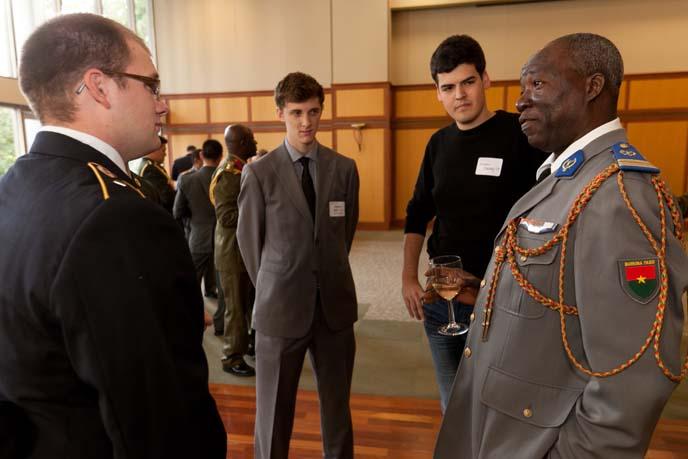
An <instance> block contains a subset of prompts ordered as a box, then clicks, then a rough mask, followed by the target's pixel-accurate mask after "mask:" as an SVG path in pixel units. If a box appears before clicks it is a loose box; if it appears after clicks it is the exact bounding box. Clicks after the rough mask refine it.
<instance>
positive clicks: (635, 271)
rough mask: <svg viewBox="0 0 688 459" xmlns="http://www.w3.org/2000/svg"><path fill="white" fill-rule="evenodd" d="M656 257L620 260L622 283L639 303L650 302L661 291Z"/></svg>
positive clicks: (625, 289)
mask: <svg viewBox="0 0 688 459" xmlns="http://www.w3.org/2000/svg"><path fill="white" fill-rule="evenodd" d="M658 267H659V263H658V260H657V259H656V258H646V259H638V260H620V261H619V269H620V271H621V272H620V274H621V285H622V287H623V289H624V291H625V292H626V294H628V296H630V297H631V298H633V299H634V300H636V301H638V302H639V303H642V304H646V303H649V302H650V300H652V298H654V297H655V295H657V292H658V291H659V282H658V281H659V279H658V273H657V269H658Z"/></svg>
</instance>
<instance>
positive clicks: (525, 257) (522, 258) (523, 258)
mask: <svg viewBox="0 0 688 459" xmlns="http://www.w3.org/2000/svg"><path fill="white" fill-rule="evenodd" d="M526 260H528V257H527V256H525V255H521V263H525V262H526Z"/></svg>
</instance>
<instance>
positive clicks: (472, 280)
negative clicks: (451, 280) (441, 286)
mask: <svg viewBox="0 0 688 459" xmlns="http://www.w3.org/2000/svg"><path fill="white" fill-rule="evenodd" d="M442 269H443V270H444V271H445V272H446V271H447V270H449V269H451V274H452V276H455V277H456V278H457V280H458V283H459V289H460V290H459V294H458V295H457V296H456V297H455V298H454V299H455V300H457V301H458V302H459V303H461V304H465V305H468V306H473V305H475V300H476V298H477V297H478V290H479V289H480V279H478V278H477V277H475V276H474V275H473V274H471V273H469V272H468V271H464V270H463V269H459V268H442ZM433 275H434V269H433V268H428V270H427V271H425V276H426V277H427V278H428V279H427V282H426V283H425V294H424V295H423V303H425V304H429V303H434V302H435V301H438V300H439V299H440V296H439V295H438V294H437V292H436V291H435V289H434V288H433V287H432V276H433Z"/></svg>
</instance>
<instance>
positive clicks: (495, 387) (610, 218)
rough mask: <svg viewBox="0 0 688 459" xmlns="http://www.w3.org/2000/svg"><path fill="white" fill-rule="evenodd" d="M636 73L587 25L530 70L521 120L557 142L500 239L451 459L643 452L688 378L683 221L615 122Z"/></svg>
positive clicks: (467, 352)
mask: <svg viewBox="0 0 688 459" xmlns="http://www.w3.org/2000/svg"><path fill="white" fill-rule="evenodd" d="M622 80H623V62H622V60H621V55H620V54H619V51H618V49H617V48H616V47H615V46H614V44H613V43H612V42H610V41H609V40H607V39H606V38H604V37H601V36H599V35H593V34H583V33H580V34H573V35H567V36H564V37H561V38H558V39H556V40H554V41H553V42H551V43H549V44H548V45H547V46H545V48H544V49H542V50H541V51H540V52H538V53H537V54H535V56H534V57H532V58H531V59H530V61H529V62H528V63H527V64H526V65H525V66H524V67H523V69H522V71H521V91H522V92H521V97H520V98H519V99H518V102H517V108H518V111H519V112H521V116H520V122H521V129H522V130H523V132H524V133H525V134H526V136H527V137H528V141H529V142H530V144H531V145H533V146H535V147H537V148H540V149H541V150H544V151H551V152H553V153H552V155H551V156H550V157H549V158H548V159H547V160H546V161H545V163H544V164H543V165H542V167H541V168H540V169H541V174H540V179H541V181H540V183H539V184H537V185H536V186H535V187H534V188H533V189H532V190H531V191H529V192H528V193H526V194H525V195H524V196H523V198H521V199H520V200H519V201H518V202H517V203H516V204H515V205H514V206H513V207H512V208H511V211H510V213H509V216H508V217H507V220H506V223H505V224H504V226H503V227H502V230H501V231H500V232H499V234H498V235H497V239H496V242H495V245H496V247H495V249H494V252H493V257H492V260H491V261H490V264H489V265H488V268H487V275H486V277H485V280H484V281H483V282H482V283H481V286H482V288H481V289H480V292H479V294H478V295H477V302H476V303H475V304H476V306H475V316H476V317H475V320H474V321H473V323H472V327H471V331H470V332H469V336H468V339H467V342H466V347H465V349H464V358H463V360H462V361H461V366H460V367H459V371H458V373H457V376H456V380H455V381H454V386H453V389H452V394H451V398H450V399H449V404H448V406H447V411H446V413H445V417H444V420H443V422H442V427H441V429H440V433H439V437H438V440H437V446H436V449H435V458H437V459H450V458H456V457H462V458H502V457H509V458H515V459H519V458H556V459H578V458H615V459H617V458H628V459H630V458H640V457H644V455H645V454H644V453H645V451H646V450H647V447H648V444H649V442H650V437H651V436H652V432H653V430H654V427H655V425H656V423H657V420H658V419H659V416H660V414H661V412H662V408H663V407H664V405H665V403H666V401H667V399H668V398H669V396H670V395H671V392H672V391H673V390H674V388H675V387H676V382H678V381H680V380H681V379H682V377H683V376H684V372H682V371H681V365H680V358H679V348H680V344H681V330H682V324H683V308H682V305H681V295H682V294H683V292H684V290H685V289H686V286H688V258H687V257H686V255H685V253H684V252H683V250H682V248H681V243H680V238H681V235H680V225H681V224H682V222H681V219H680V217H679V215H678V212H677V211H676V209H675V206H674V205H672V204H673V203H671V198H668V199H667V196H668V195H669V191H668V190H666V189H665V190H664V191H663V190H662V184H661V180H660V179H659V177H658V176H657V174H658V173H659V170H658V169H657V168H655V167H654V166H652V165H651V164H650V163H649V162H647V161H645V160H644V159H643V158H642V156H641V154H640V153H639V152H638V151H637V150H636V149H635V148H633V146H632V145H630V144H629V143H628V139H627V138H626V132H625V130H624V129H623V127H622V125H621V122H620V121H619V118H618V117H617V113H616V107H617V99H618V96H619V88H620V86H621V82H622ZM547 174H550V175H547ZM672 214H673V215H672ZM652 343H654V345H655V346H650V344H652ZM684 371H685V370H684Z"/></svg>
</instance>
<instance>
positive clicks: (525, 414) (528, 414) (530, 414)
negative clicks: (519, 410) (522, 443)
mask: <svg viewBox="0 0 688 459" xmlns="http://www.w3.org/2000/svg"><path fill="white" fill-rule="evenodd" d="M523 417H524V418H530V417H533V410H531V409H530V408H526V409H524V410H523Z"/></svg>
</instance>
